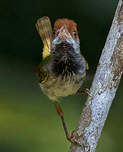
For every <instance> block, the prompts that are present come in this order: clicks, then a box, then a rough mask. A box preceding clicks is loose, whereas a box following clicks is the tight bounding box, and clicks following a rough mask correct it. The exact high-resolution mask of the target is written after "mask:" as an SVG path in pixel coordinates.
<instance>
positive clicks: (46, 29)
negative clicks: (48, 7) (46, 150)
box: [36, 16, 52, 59]
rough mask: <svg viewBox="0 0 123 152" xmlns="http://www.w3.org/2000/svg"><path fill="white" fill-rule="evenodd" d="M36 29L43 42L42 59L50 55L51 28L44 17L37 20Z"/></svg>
mask: <svg viewBox="0 0 123 152" xmlns="http://www.w3.org/2000/svg"><path fill="white" fill-rule="evenodd" d="M36 29H37V31H38V33H39V35H40V37H41V39H42V41H43V44H44V48H43V59H44V58H46V57H47V56H49V55H50V52H51V42H52V27H51V22H50V19H49V18H48V17H47V16H44V17H42V18H40V19H38V20H37V23H36Z"/></svg>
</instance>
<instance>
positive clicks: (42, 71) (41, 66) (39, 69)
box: [35, 56, 51, 84]
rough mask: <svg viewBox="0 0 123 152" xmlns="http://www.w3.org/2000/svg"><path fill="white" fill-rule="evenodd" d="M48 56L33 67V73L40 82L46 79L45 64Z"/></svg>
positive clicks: (48, 59) (48, 58)
mask: <svg viewBox="0 0 123 152" xmlns="http://www.w3.org/2000/svg"><path fill="white" fill-rule="evenodd" d="M50 58H51V57H50V56H48V57H47V58H45V59H44V60H43V61H42V62H41V63H40V64H39V65H38V67H37V68H36V69H35V73H36V75H37V77H38V79H39V81H40V83H42V84H43V83H45V82H46V81H47V80H48V69H46V68H45V65H46V64H48V62H49V61H50Z"/></svg>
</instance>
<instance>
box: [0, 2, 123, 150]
mask: <svg viewBox="0 0 123 152" xmlns="http://www.w3.org/2000/svg"><path fill="white" fill-rule="evenodd" d="M117 2H118V0H108V1H107V0H96V1H95V0H91V1H89V0H62V1H58V0H52V1H50V0H44V1H42V0H1V1H0V152H48V151H50V152H63V151H64V152H65V151H68V149H69V145H70V144H69V143H68V142H67V141H66V139H65V135H64V132H63V128H62V125H61V121H60V119H59V117H58V116H57V115H56V112H55V109H54V107H53V105H52V102H51V101H50V100H49V99H48V98H47V97H46V96H45V95H43V94H42V92H41V91H40V88H39V85H38V80H37V78H36V76H35V74H34V73H33V70H34V68H35V67H36V66H37V64H39V62H40V61H41V53H42V42H41V40H40V37H39V36H38V34H37V31H36V29H35V23H36V20H37V19H38V18H40V17H42V16H44V15H45V16H46V15H47V16H49V17H50V18H51V21H52V23H53V22H54V21H55V20H56V19H57V18H60V17H67V18H71V19H74V20H75V21H76V22H77V23H78V30H79V34H80V39H81V50H82V53H83V55H84V56H85V58H86V59H87V61H88V62H89V65H90V70H89V72H88V74H87V79H86V82H85V84H84V88H89V87H90V84H91V81H92V78H93V75H94V72H95V70H96V65H97V63H98V59H99V56H100V54H101V51H102V48H103V46H104V43H105V40H106V37H107V34H108V31H109V29H110V25H111V22H112V19H113V16H114V12H115V9H116V6H117ZM122 90H123V81H121V83H120V87H119V89H118V91H117V95H116V98H115V100H114V102H113V104H112V107H111V110H110V113H109V116H108V119H107V121H106V124H105V127H104V130H103V133H102V136H101V139H100V141H99V144H98V147H97V152H103V151H105V152H121V151H123V144H122V143H123V129H122V128H123V119H122V115H123V110H122V106H123V101H122V100H123V93H122V92H123V91H122ZM85 100H86V99H85V98H84V97H76V96H70V97H66V98H64V99H62V101H65V102H62V103H61V105H62V107H63V111H64V113H65V120H66V122H67V126H68V128H69V132H71V131H72V130H73V129H74V128H75V127H76V125H77V122H78V120H79V117H80V113H81V110H82V107H83V105H84V102H85Z"/></svg>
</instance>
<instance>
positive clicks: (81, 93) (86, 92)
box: [76, 88, 92, 97]
mask: <svg viewBox="0 0 123 152" xmlns="http://www.w3.org/2000/svg"><path fill="white" fill-rule="evenodd" d="M76 95H78V96H81V95H84V96H86V97H88V96H90V97H92V95H91V93H90V90H89V89H88V88H86V89H85V90H78V91H77V93H76Z"/></svg>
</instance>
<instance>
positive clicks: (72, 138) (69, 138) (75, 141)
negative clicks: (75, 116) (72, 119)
mask: <svg viewBox="0 0 123 152" xmlns="http://www.w3.org/2000/svg"><path fill="white" fill-rule="evenodd" d="M67 140H68V141H69V142H71V143H72V144H75V145H78V146H81V144H80V143H79V142H78V141H77V140H76V139H75V136H74V131H72V133H71V136H70V135H67Z"/></svg>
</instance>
